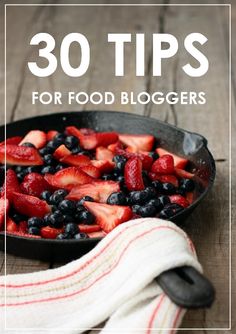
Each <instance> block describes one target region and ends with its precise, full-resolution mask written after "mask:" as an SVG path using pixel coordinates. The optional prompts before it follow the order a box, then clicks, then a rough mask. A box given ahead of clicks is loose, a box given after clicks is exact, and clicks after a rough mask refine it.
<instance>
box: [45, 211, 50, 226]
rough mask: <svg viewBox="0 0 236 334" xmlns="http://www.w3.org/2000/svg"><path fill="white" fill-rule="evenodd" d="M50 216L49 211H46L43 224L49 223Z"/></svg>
mask: <svg viewBox="0 0 236 334" xmlns="http://www.w3.org/2000/svg"><path fill="white" fill-rule="evenodd" d="M50 216H51V213H47V214H46V215H45V216H44V217H43V220H44V225H45V226H47V225H49V223H50V221H49V218H50Z"/></svg>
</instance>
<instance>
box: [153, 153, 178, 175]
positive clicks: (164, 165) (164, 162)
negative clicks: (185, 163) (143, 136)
mask: <svg viewBox="0 0 236 334" xmlns="http://www.w3.org/2000/svg"><path fill="white" fill-rule="evenodd" d="M151 171H152V172H153V173H157V174H173V173H174V159H173V157H172V155H168V154H166V155H163V156H162V157H160V158H159V159H157V160H156V161H155V162H154V163H153V165H152V168H151Z"/></svg>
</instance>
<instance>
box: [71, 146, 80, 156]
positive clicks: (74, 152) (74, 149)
mask: <svg viewBox="0 0 236 334" xmlns="http://www.w3.org/2000/svg"><path fill="white" fill-rule="evenodd" d="M71 153H72V154H78V153H81V148H80V147H79V146H77V147H74V148H72V150H71Z"/></svg>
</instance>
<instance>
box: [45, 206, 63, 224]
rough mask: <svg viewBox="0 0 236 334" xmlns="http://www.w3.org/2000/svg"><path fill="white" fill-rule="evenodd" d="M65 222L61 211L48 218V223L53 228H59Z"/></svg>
mask: <svg viewBox="0 0 236 334" xmlns="http://www.w3.org/2000/svg"><path fill="white" fill-rule="evenodd" d="M63 222H64V217H63V214H62V213H61V212H60V211H58V210H57V211H55V212H53V213H52V214H50V216H48V217H47V223H48V224H49V226H51V227H55V228H59V227H61V226H62V223H63Z"/></svg>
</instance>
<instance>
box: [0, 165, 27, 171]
mask: <svg viewBox="0 0 236 334" xmlns="http://www.w3.org/2000/svg"><path fill="white" fill-rule="evenodd" d="M3 167H4V166H3ZM24 169H25V166H16V167H15V172H16V173H21V172H23V171H24Z"/></svg>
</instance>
